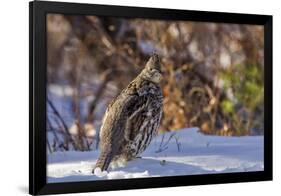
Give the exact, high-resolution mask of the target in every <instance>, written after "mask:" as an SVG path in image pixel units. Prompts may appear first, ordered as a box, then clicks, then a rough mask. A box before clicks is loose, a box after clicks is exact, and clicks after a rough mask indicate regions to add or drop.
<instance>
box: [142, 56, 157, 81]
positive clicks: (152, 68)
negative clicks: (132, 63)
mask: <svg viewBox="0 0 281 196" xmlns="http://www.w3.org/2000/svg"><path fill="white" fill-rule="evenodd" d="M141 74H142V76H143V77H144V79H146V80H149V81H152V82H154V83H157V84H158V83H160V81H161V79H162V73H161V63H160V58H159V56H158V55H157V54H155V53H154V54H153V55H152V56H151V57H150V58H149V60H148V61H147V63H146V65H145V68H144V69H143V71H142V73H141Z"/></svg>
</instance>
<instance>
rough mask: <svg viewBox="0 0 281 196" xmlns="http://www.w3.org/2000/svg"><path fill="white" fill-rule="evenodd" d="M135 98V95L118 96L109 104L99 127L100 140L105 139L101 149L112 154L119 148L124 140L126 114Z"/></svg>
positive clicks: (127, 114)
mask: <svg viewBox="0 0 281 196" xmlns="http://www.w3.org/2000/svg"><path fill="white" fill-rule="evenodd" d="M137 100H138V97H137V96H135V95H127V96H119V97H118V98H117V99H115V100H114V102H112V103H111V104H110V107H109V108H108V109H107V112H106V114H105V116H104V120H103V124H102V127H101V140H103V141H106V142H103V143H105V144H106V146H101V148H102V149H106V150H107V151H112V153H113V154H115V151H116V152H117V151H118V150H119V148H120V147H121V144H122V143H123V141H124V134H125V133H124V130H125V127H126V124H127V120H128V116H129V115H130V111H131V109H132V108H133V106H134V105H135V104H136V102H137Z"/></svg>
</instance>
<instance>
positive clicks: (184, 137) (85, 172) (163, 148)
mask: <svg viewBox="0 0 281 196" xmlns="http://www.w3.org/2000/svg"><path fill="white" fill-rule="evenodd" d="M263 140H264V139H263V136H246V137H222V136H207V135H203V134H201V133H199V132H198V129H197V128H186V129H181V130H178V131H175V132H172V133H166V134H164V135H159V136H158V137H156V138H155V139H154V140H153V141H152V143H151V144H150V146H149V147H148V149H147V150H146V151H145V152H144V153H143V154H142V158H138V159H135V160H133V161H130V162H129V163H128V164H127V165H126V166H125V167H119V168H118V167H117V168H112V169H111V170H110V171H109V172H108V173H107V172H101V171H100V172H99V171H97V173H96V172H95V174H96V175H94V174H92V169H93V167H94V165H95V163H96V159H97V157H98V154H99V152H98V151H92V152H58V153H52V154H48V164H47V180H48V182H49V183H51V182H69V181H88V180H104V179H122V178H142V177H157V176H175V175H195V174H207V173H229V172H247V171H260V170H263V167H264V166H263Z"/></svg>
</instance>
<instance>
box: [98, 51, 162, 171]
mask: <svg viewBox="0 0 281 196" xmlns="http://www.w3.org/2000/svg"><path fill="white" fill-rule="evenodd" d="M161 77H162V75H161V70H160V60H159V57H158V56H157V55H156V54H154V55H153V56H152V57H151V58H150V59H149V61H148V62H147V63H146V66H145V68H144V69H143V70H142V72H141V73H140V74H139V75H138V76H137V77H136V78H135V79H134V80H133V81H132V82H131V83H130V84H129V85H128V86H127V87H126V88H125V89H124V90H123V91H122V92H121V93H120V94H119V95H118V96H117V97H116V98H115V99H114V100H112V102H111V103H110V104H109V106H108V108H107V110H106V113H105V115H104V118H103V124H102V126H101V131H100V150H101V153H100V156H99V158H98V160H97V163H96V166H95V168H100V169H101V170H102V171H104V170H107V169H108V167H109V164H110V163H111V162H115V161H119V160H122V161H129V160H131V159H133V158H135V157H137V156H138V155H139V154H140V153H142V152H143V151H144V150H145V149H146V147H147V146H148V145H149V144H150V142H151V139H152V137H153V136H155V134H156V133H157V129H158V127H159V124H160V119H161V115H162V107H163V96H162V91H161V88H160V84H159V83H160V80H161Z"/></svg>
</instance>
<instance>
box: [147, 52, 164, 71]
mask: <svg viewBox="0 0 281 196" xmlns="http://www.w3.org/2000/svg"><path fill="white" fill-rule="evenodd" d="M145 68H146V69H157V70H158V71H161V65H160V58H159V56H158V54H156V53H154V54H152V56H151V57H150V58H149V60H148V62H147V63H146V65H145Z"/></svg>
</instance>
